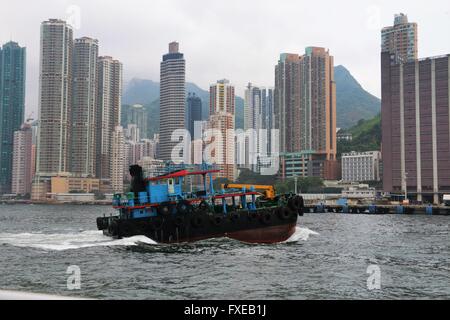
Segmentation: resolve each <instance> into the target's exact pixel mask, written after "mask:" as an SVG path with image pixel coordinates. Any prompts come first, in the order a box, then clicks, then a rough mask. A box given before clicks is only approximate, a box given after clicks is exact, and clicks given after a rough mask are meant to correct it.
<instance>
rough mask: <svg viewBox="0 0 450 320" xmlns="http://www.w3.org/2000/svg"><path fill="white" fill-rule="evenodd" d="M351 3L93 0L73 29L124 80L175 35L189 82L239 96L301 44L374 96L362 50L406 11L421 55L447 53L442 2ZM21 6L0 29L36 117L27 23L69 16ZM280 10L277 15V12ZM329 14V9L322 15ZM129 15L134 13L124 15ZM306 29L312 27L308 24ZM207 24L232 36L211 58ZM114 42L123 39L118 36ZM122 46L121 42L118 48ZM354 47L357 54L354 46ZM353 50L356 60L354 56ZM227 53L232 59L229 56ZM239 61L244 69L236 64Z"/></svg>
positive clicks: (48, 7) (375, 68) (33, 55)
mask: <svg viewBox="0 0 450 320" xmlns="http://www.w3.org/2000/svg"><path fill="white" fill-rule="evenodd" d="M350 1H351V2H350V3H351V4H349V6H351V7H352V13H350V12H349V11H348V10H347V8H345V6H342V5H341V4H340V3H337V2H327V4H326V5H325V4H324V3H310V4H308V6H309V7H310V8H311V11H305V10H302V9H301V4H300V3H295V2H289V1H281V2H280V3H277V4H276V3H271V2H268V3H267V6H266V5H265V6H259V5H256V6H255V5H254V4H255V1H250V2H246V3H245V4H241V5H239V6H236V7H235V8H234V10H229V8H227V6H226V5H225V4H222V3H220V4H214V5H213V6H212V5H211V3H209V2H207V1H202V0H200V1H199V2H196V3H195V4H191V5H189V6H187V5H185V4H184V3H183V2H182V1H169V2H168V3H167V4H166V5H164V6H162V5H155V4H152V3H137V2H136V1H133V0H131V1H130V2H129V4H121V3H120V2H118V3H111V4H110V5H109V6H108V7H107V8H103V10H102V11H101V12H99V11H98V7H97V6H96V5H95V3H94V2H88V1H80V2H78V3H77V4H76V5H77V6H78V7H79V8H80V9H81V14H82V15H81V24H80V25H79V26H78V28H80V29H79V30H80V31H79V32H81V33H83V34H88V35H89V34H90V35H95V36H96V38H98V39H99V41H100V43H102V45H103V46H104V47H105V48H108V52H109V53H110V54H111V55H113V56H117V57H121V61H122V62H123V63H124V64H125V65H126V66H127V68H126V70H125V73H124V84H126V83H128V82H129V81H130V80H131V79H132V78H133V77H136V78H141V79H153V80H157V79H158V77H159V66H158V65H157V64H154V65H152V64H147V65H143V64H142V61H158V59H159V56H160V53H161V52H163V50H164V49H165V44H166V43H167V42H169V41H170V40H172V39H178V40H179V41H180V42H182V43H183V51H184V53H185V54H186V56H189V57H191V58H190V59H189V76H188V79H187V81H188V82H194V83H196V84H197V85H199V86H200V87H201V88H204V89H206V90H207V89H208V86H209V84H210V82H211V81H212V80H214V79H218V78H220V77H221V76H222V75H223V76H226V77H227V78H230V79H233V83H234V84H235V85H236V95H237V96H240V97H243V95H244V94H243V92H244V90H245V85H246V84H247V82H248V81H249V80H251V81H252V82H254V83H257V84H258V85H261V86H270V85H271V82H272V77H273V69H272V67H271V65H272V63H273V60H274V59H276V57H277V55H278V54H279V50H283V51H287V52H300V51H301V50H302V49H303V48H304V47H305V46H306V45H307V44H310V43H312V44H317V45H319V46H326V47H329V48H330V49H331V51H332V52H333V54H334V56H335V57H336V65H344V66H346V67H347V68H348V69H349V70H351V71H352V74H353V75H354V76H355V78H357V79H358V80H359V81H360V83H361V84H362V86H363V87H364V88H366V89H367V90H368V91H369V92H371V93H372V94H374V95H376V96H377V97H380V85H379V76H378V75H379V74H380V67H379V57H377V56H376V55H374V54H373V55H372V54H368V55H365V54H364V51H365V50H367V51H366V52H378V51H379V45H380V41H379V32H380V29H381V27H382V26H387V25H390V24H392V18H393V17H392V14H393V13H394V12H405V13H408V16H409V17H410V18H411V19H413V20H414V21H416V22H417V23H419V24H420V32H421V34H420V36H421V40H422V41H421V48H420V54H421V55H423V56H435V55H438V54H439V53H440V52H450V43H447V42H446V41H442V37H441V36H439V33H441V32H442V30H447V29H449V26H450V21H449V19H448V10H441V9H440V8H442V7H444V8H446V7H448V3H447V2H445V1H443V0H437V1H435V2H433V4H434V5H433V6H430V7H429V8H428V9H427V10H423V6H422V5H419V3H414V2H410V1H409V2H408V1H406V0H398V1H395V2H392V3H388V2H385V3H382V4H379V3H374V4H373V6H372V5H369V4H368V3H364V2H361V1H356V0H350ZM25 6H26V7H28V8H30V3H29V2H25V1H23V0H17V1H14V2H8V5H7V6H4V7H3V8H2V13H3V15H2V17H3V21H4V23H5V26H6V28H3V30H0V39H1V40H3V41H7V40H9V39H10V38H11V36H12V38H13V39H16V40H18V41H19V42H21V43H22V44H23V45H25V46H26V47H27V48H28V50H29V54H28V61H29V64H28V66H27V74H28V79H29V80H28V83H27V95H26V99H27V103H26V107H27V112H26V113H27V114H29V113H30V112H31V111H34V112H35V114H37V105H38V103H37V100H38V85H37V83H36V84H35V83H33V82H32V81H30V79H34V78H36V77H38V72H39V70H38V68H39V66H38V63H39V56H38V52H37V50H38V49H39V33H38V30H36V28H35V27H33V26H35V25H37V24H39V23H40V22H41V20H43V18H45V17H61V18H65V19H67V18H68V14H67V11H66V10H67V8H68V4H67V3H64V2H58V3H53V2H52V3H50V2H49V1H48V0H43V1H41V5H38V4H36V5H34V4H33V6H32V9H30V10H28V11H26V12H24V13H23V14H24V15H23V17H24V18H23V19H20V20H21V21H17V19H16V21H15V19H12V17H13V16H14V14H15V12H19V11H20V10H21V8H23V7H25ZM136 6H138V7H140V8H143V10H142V11H139V12H135V10H133V9H132V8H134V7H136ZM202 7H206V8H210V9H211V10H212V12H213V13H217V16H216V18H217V19H210V18H208V16H204V15H201V16H198V10H199V8H202ZM175 8H176V9H175ZM288 8H289V9H288ZM324 9H326V10H327V23H320V24H319V23H318V20H317V15H316V14H310V12H323V11H322V10H324ZM149 10H150V11H151V12H155V15H158V19H145V12H148V11H149ZM172 10H176V11H177V12H180V17H179V18H180V20H178V23H177V24H172V23H170V21H169V20H167V19H162V17H164V16H165V15H167V16H170V13H171V12H173V11H172ZM250 12H253V13H254V14H256V15H257V16H258V17H262V16H264V15H270V16H271V17H272V19H273V20H272V21H277V22H278V23H270V24H268V23H263V21H262V20H259V19H258V21H256V22H255V21H249V20H247V19H245V17H246V15H247V14H249V13H250ZM282 12H283V14H281V13H282ZM331 12H334V13H335V14H328V13H331ZM181 13H183V14H181ZM219 13H220V14H219ZM131 17H133V18H132V19H130V18H131ZM238 17H239V18H242V20H240V21H239V23H238V24H235V25H233V27H232V28H229V26H230V25H229V23H230V21H236V20H239V18H238ZM293 17H295V18H293ZM343 17H345V18H343ZM144 20H145V21H144ZM139 21H141V22H139ZM192 21H193V24H192V25H191V23H192ZM183 24H186V25H188V26H191V27H192V28H193V30H195V32H193V31H192V30H190V29H189V28H180V27H179V26H182V25H183ZM238 25H239V26H240V27H238ZM329 25H333V30H332V32H328V31H329V28H328V26H329ZM143 26H144V27H143ZM311 26H315V27H314V28H311ZM212 29H217V30H227V32H229V33H230V34H229V35H230V39H233V41H230V42H228V43H222V44H221V48H223V50H221V51H220V52H216V53H215V54H214V55H211V54H209V53H208V50H201V49H200V48H201V45H200V44H199V42H198V39H210V41H212V43H211V42H210V45H211V48H214V47H217V43H219V39H217V38H214V39H212V40H211V37H210V35H209V33H210V30H212ZM244 29H245V30H247V31H248V32H252V31H253V32H255V33H256V34H257V38H258V39H260V40H261V41H264V43H270V44H271V45H270V46H266V45H264V46H261V45H260V44H261V42H260V41H248V38H247V37H246V36H245V33H244V32H242V30H244ZM287 29H290V30H294V29H295V30H308V32H302V33H301V34H299V35H297V37H295V38H292V36H291V35H290V34H288V33H283V32H282V31H283V30H287ZM147 30H152V32H151V36H152V41H151V43H146V42H142V41H140V39H144V38H145V37H146V36H147V34H148V31H147ZM112 35H114V37H113V36H112ZM262 35H265V36H264V37H263V36H262ZM336 35H342V37H344V36H345V35H347V36H349V37H351V39H352V41H353V43H354V44H355V46H354V47H353V46H348V45H346V42H345V41H342V38H341V37H339V36H336ZM117 39H122V40H121V41H117ZM121 43H123V44H124V45H123V46H121V45H120V44H121ZM355 48H356V51H355V50H353V49H355ZM130 49H132V50H130ZM239 52H258V59H254V58H253V56H252V55H244V54H239ZM355 54H356V57H357V58H355ZM227 56H228V57H229V56H234V57H235V58H234V59H229V58H227ZM363 57H364V59H363ZM214 61H221V63H214ZM236 62H238V63H236ZM242 65H245V66H246V67H245V68H242V67H239V66H242ZM206 66H207V67H206Z"/></svg>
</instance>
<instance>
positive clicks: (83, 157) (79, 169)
mask: <svg viewBox="0 0 450 320" xmlns="http://www.w3.org/2000/svg"><path fill="white" fill-rule="evenodd" d="M97 59H98V41H97V40H96V39H92V38H88V37H83V38H80V39H76V40H75V44H74V51H73V85H72V88H73V93H72V112H71V115H72V117H71V126H72V128H71V136H70V138H71V143H70V172H71V173H72V174H74V175H76V176H80V177H95V169H96V147H95V143H96V139H95V133H96V111H97V104H96V103H97Z"/></svg>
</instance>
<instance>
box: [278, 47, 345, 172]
mask: <svg viewBox="0 0 450 320" xmlns="http://www.w3.org/2000/svg"><path fill="white" fill-rule="evenodd" d="M274 95H275V97H274V112H275V122H276V123H275V126H276V128H279V129H280V151H281V152H282V153H300V152H306V151H308V152H309V153H311V154H313V157H312V161H311V163H310V165H311V166H313V167H314V168H311V170H309V171H310V172H311V174H312V175H318V176H320V177H322V178H324V179H336V178H337V175H338V170H337V169H338V168H337V163H336V84H335V82H334V62H333V57H332V56H330V54H329V52H328V50H326V49H324V48H318V47H308V48H306V52H305V54H304V55H303V56H299V55H297V54H281V56H280V60H279V61H278V65H277V66H276V67H275V92H274Z"/></svg>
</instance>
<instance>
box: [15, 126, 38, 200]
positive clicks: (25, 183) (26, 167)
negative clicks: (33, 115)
mask: <svg viewBox="0 0 450 320" xmlns="http://www.w3.org/2000/svg"><path fill="white" fill-rule="evenodd" d="M32 138H33V131H32V128H31V124H28V123H25V124H23V125H22V128H21V129H20V130H18V131H16V132H14V151H13V166H12V193H13V194H18V195H26V194H31V180H32V178H33V171H34V170H33V167H32V165H33V161H32V156H33V152H32Z"/></svg>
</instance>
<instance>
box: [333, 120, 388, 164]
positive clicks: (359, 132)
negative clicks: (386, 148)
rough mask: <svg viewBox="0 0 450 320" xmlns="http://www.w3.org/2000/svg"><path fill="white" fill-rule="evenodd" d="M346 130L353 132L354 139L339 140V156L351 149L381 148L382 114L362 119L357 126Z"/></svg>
mask: <svg viewBox="0 0 450 320" xmlns="http://www.w3.org/2000/svg"><path fill="white" fill-rule="evenodd" d="M344 131H345V132H348V133H351V134H352V137H353V140H352V141H338V144H337V152H338V157H340V155H341V154H342V153H347V152H351V151H357V152H364V151H374V150H381V114H378V115H377V116H375V117H374V118H372V119H369V120H363V119H361V120H360V121H358V123H357V124H356V125H355V126H353V127H351V128H350V129H347V130H344Z"/></svg>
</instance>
